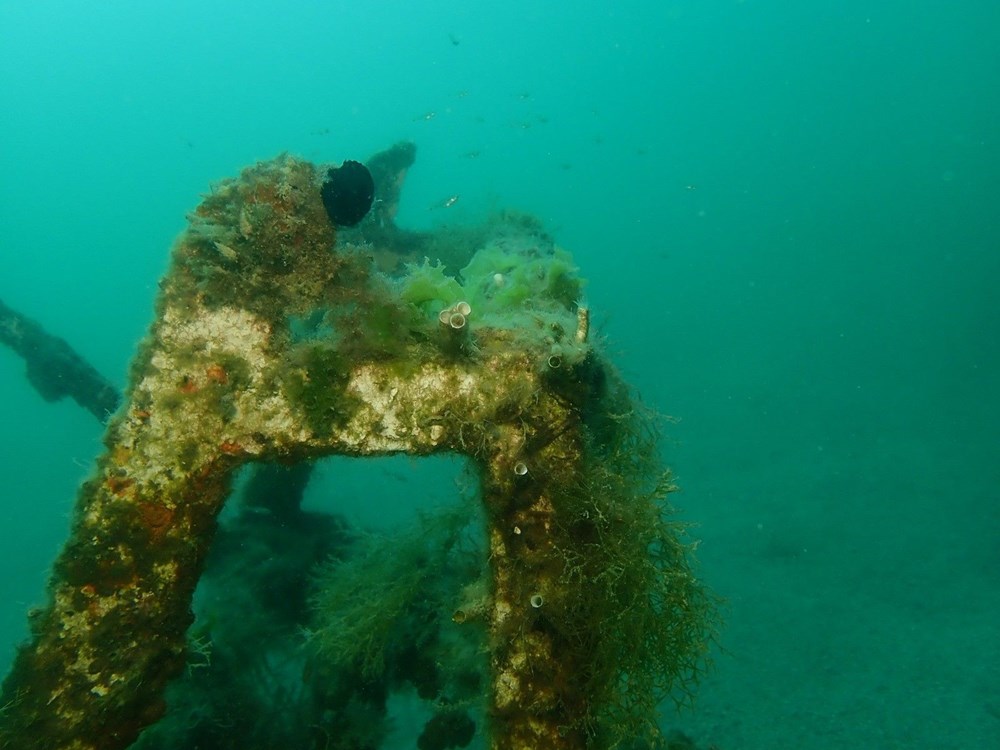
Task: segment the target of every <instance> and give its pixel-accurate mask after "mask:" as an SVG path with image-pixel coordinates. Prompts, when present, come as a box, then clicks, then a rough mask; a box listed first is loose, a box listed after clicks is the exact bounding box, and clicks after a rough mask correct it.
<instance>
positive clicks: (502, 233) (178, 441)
mask: <svg viewBox="0 0 1000 750" xmlns="http://www.w3.org/2000/svg"><path fill="white" fill-rule="evenodd" d="M319 180H320V173H319V172H318V170H317V169H316V168H315V167H314V166H313V165H311V164H310V163H308V162H305V161H301V160H298V159H295V158H292V157H288V156H283V157H280V158H278V159H276V160H273V161H270V162H265V163H261V164H258V165H256V166H254V167H252V168H249V169H247V170H245V171H244V172H243V174H242V175H241V176H240V177H239V178H238V179H234V180H230V181H226V182H224V183H222V184H220V185H218V186H217V187H216V188H215V189H214V190H213V191H212V193H211V194H210V195H208V196H206V197H205V199H204V201H203V202H202V203H201V205H200V206H199V207H198V208H197V209H196V210H195V211H194V212H193V213H192V214H191V215H190V217H189V220H190V226H189V228H188V229H187V230H186V232H185V233H184V234H183V235H182V236H181V238H180V239H179V240H178V242H177V245H176V247H175V249H174V253H173V259H172V264H171V267H170V269H169V271H168V273H167V274H166V276H165V277H164V279H163V280H162V282H161V287H160V294H159V298H158V301H157V305H156V319H155V322H154V323H153V325H152V327H151V330H150V333H149V335H148V337H147V338H146V340H145V341H144V342H143V343H142V344H141V347H140V349H139V352H138V353H137V355H136V357H135V359H134V362H133V365H132V369H131V373H130V382H129V385H128V390H127V392H126V394H125V403H124V405H123V406H122V408H121V409H120V410H119V411H118V413H117V414H116V415H115V416H114V418H113V419H112V420H111V421H110V423H109V426H108V430H107V434H106V438H105V445H106V450H105V452H104V454H103V455H102V456H101V457H100V458H99V460H98V464H97V468H96V471H95V473H94V474H93V476H92V477H91V478H90V479H89V480H88V481H87V482H86V483H85V484H84V485H83V486H82V488H81V490H80V494H79V497H78V503H77V510H76V513H75V518H74V522H73V527H72V532H71V537H70V539H69V541H68V542H67V544H66V546H65V548H64V549H63V551H62V553H61V554H60V555H59V557H58V559H57V561H56V563H55V566H54V571H53V575H52V578H51V583H50V588H49V601H48V603H47V605H46V606H45V607H44V608H41V609H39V610H37V611H34V612H33V613H32V615H31V623H30V624H31V633H32V639H31V642H30V643H29V644H26V645H25V646H24V647H23V648H22V649H21V650H20V652H19V654H18V656H17V658H16V661H15V664H14V667H13V669H12V671H11V673H10V674H9V676H8V677H7V679H6V681H5V683H4V696H3V703H4V704H5V705H4V709H3V711H2V713H0V746H2V747H5V748H45V750H55V749H56V748H66V749H69V748H74V749H78V750H83V749H84V748H87V749H90V748H93V749H97V748H101V749H102V750H109V749H111V748H124V747H127V746H128V745H129V744H130V743H131V742H132V741H133V740H134V739H135V737H136V736H137V735H138V733H139V732H140V731H141V729H142V728H143V727H144V726H146V725H148V724H150V723H152V722H154V721H156V719H157V718H158V717H159V716H160V715H161V714H162V712H163V710H164V703H163V690H164V687H165V685H166V684H167V682H168V681H169V680H170V679H171V678H172V677H173V676H175V675H176V674H177V673H178V672H179V671H180V670H181V668H182V666H183V663H184V659H185V632H186V630H187V628H188V626H189V625H190V623H191V615H190V605H191V597H192V592H193V590H194V588H195V585H196V583H197V581H198V578H199V575H200V572H201V570H202V566H203V561H204V558H205V555H206V551H207V549H208V547H209V544H210V541H211V539H212V534H213V530H214V528H215V523H216V517H217V515H218V513H219V511H220V509H221V508H222V505H223V503H224V501H225V499H226V497H227V495H228V492H229V488H230V483H231V480H232V477H233V475H234V472H235V470H236V469H237V468H238V467H240V466H241V465H243V464H245V463H247V462H252V461H283V462H294V461H299V460H307V459H312V458H316V457H320V456H325V455H331V454H346V455H351V456H370V455H378V454H388V453H407V454H412V455H426V454H431V453H436V452H442V451H452V452H457V453H462V454H465V455H467V456H469V457H470V458H471V459H472V460H473V461H474V462H475V463H476V465H477V466H478V467H479V473H480V477H481V497H482V501H483V504H484V508H485V515H486V518H487V527H488V528H487V533H488V552H489V567H490V574H489V580H490V586H489V591H488V595H487V600H486V601H485V602H484V603H483V606H482V607H480V608H478V609H477V612H476V613H475V614H476V615H478V616H480V618H481V621H482V622H483V623H484V625H485V629H486V632H487V643H488V648H489V659H490V673H491V678H490V682H491V684H490V688H489V698H488V705H489V709H488V713H489V720H490V729H489V731H490V736H491V742H492V746H493V747H495V748H536V749H538V748H581V747H585V746H586V747H589V746H594V745H595V744H596V745H600V744H604V743H605V742H609V741H610V740H608V739H607V738H609V737H612V736H613V735H614V734H615V732H616V731H618V730H620V731H621V732H628V733H634V732H636V731H639V729H640V727H641V725H642V723H643V722H644V721H648V720H649V719H650V718H651V713H650V712H651V711H652V708H653V706H655V700H656V698H658V697H660V696H661V695H662V693H663V692H664V691H666V690H669V689H671V688H673V687H674V686H675V684H676V683H677V682H678V681H679V682H681V683H683V682H684V681H685V680H686V679H688V678H689V677H690V676H691V675H692V674H693V672H694V671H696V669H697V665H698V664H699V662H700V660H701V658H702V655H703V646H704V639H705V635H706V627H707V622H708V620H707V619H706V614H707V613H708V612H709V611H710V609H711V607H710V604H709V599H708V597H707V596H706V594H705V592H704V590H703V589H702V588H701V586H700V585H699V584H698V583H697V581H695V579H694V578H693V577H692V575H691V571H690V568H689V565H688V557H687V551H686V547H685V546H684V545H683V544H682V543H681V542H680V541H679V540H680V535H679V527H678V526H677V525H676V524H673V523H672V522H670V521H669V520H666V519H665V518H664V515H663V508H662V506H661V504H660V502H661V500H662V495H663V493H664V492H665V491H666V490H667V489H669V487H668V482H666V481H665V480H663V477H661V476H658V475H657V476H654V475H653V472H652V470H651V469H650V467H652V466H654V465H655V464H656V461H655V459H654V458H653V456H652V453H655V450H651V448H650V446H653V448H655V443H651V442H650V441H649V440H647V436H646V435H642V434H639V433H638V432H636V431H635V430H634V429H633V428H632V427H630V426H629V425H634V413H633V412H634V409H635V407H634V405H633V404H631V402H630V400H629V398H628V395H627V389H625V388H624V387H623V386H622V384H621V383H620V382H619V381H618V379H617V377H616V375H615V374H614V372H613V369H612V368H611V367H610V366H609V365H608V363H607V362H605V361H604V360H603V359H602V358H601V356H600V354H599V353H598V352H597V351H596V350H595V349H594V348H593V347H592V346H591V343H590V341H589V330H588V328H589V323H588V312H587V310H586V309H585V308H583V307H580V306H578V305H577V300H576V297H577V295H578V293H579V281H578V280H577V278H576V276H575V269H574V268H573V267H572V264H571V262H570V261H569V259H568V256H566V255H565V254H564V253H562V252H561V251H558V250H554V249H552V248H542V247H537V246H535V245H533V244H532V243H531V242H527V241H524V237H525V236H526V235H525V234H524V233H522V234H521V235H518V232H517V231H514V230H512V229H511V226H512V223H511V222H508V223H507V224H506V225H505V228H503V229H502V230H498V231H497V232H496V233H494V235H493V236H492V237H489V238H488V242H487V243H486V246H484V247H482V248H480V253H481V254H483V255H484V257H487V258H488V261H483V262H480V263H479V264H478V265H475V263H472V264H470V266H469V268H471V269H472V270H471V271H468V269H467V271H468V272H467V273H466V274H465V277H466V278H465V279H464V283H465V286H464V288H462V287H459V286H458V282H457V281H455V279H453V278H451V277H449V276H448V275H447V274H446V273H444V271H443V269H442V268H441V267H440V266H434V265H430V264H428V263H426V262H425V263H424V264H423V265H420V266H412V267H410V268H409V270H408V272H407V273H406V274H404V275H403V276H401V277H399V278H389V277H387V276H385V275H383V274H381V273H380V272H378V271H377V270H376V267H375V265H374V264H373V262H372V259H371V254H370V249H371V248H368V247H366V246H365V245H363V244H356V245H351V244H349V243H347V242H344V241H340V238H338V237H337V233H336V230H335V228H334V227H333V226H332V225H331V223H330V221H329V219H328V217H327V214H326V212H325V211H324V207H323V204H322V201H321V197H320V190H319ZM513 224H516V222H513ZM477 274H478V275H477ZM459 289H461V291H462V292H463V293H464V297H462V298H460V297H459V296H458V292H457V291H456V290H459ZM466 614H469V615H471V614H472V613H463V614H462V616H461V617H458V616H456V618H455V619H456V622H458V621H459V620H462V621H464V620H467V619H475V618H473V617H466ZM462 626H465V625H464V623H463V625H462ZM456 627H458V625H456Z"/></svg>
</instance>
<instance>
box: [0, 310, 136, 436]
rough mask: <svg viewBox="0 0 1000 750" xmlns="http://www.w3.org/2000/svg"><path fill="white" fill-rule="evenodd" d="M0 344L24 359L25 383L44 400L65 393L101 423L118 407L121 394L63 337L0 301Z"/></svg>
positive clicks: (56, 398)
mask: <svg viewBox="0 0 1000 750" xmlns="http://www.w3.org/2000/svg"><path fill="white" fill-rule="evenodd" d="M0 344H5V345H7V346H8V347H10V348H11V349H12V350H13V351H14V352H15V353H17V354H18V355H19V356H20V357H21V358H23V359H24V363H25V365H26V372H27V376H28V382H29V383H31V386H32V388H34V389H35V390H36V391H37V392H38V394H39V395H40V396H41V397H42V398H43V399H45V400H46V401H59V400H60V399H62V398H65V397H66V396H69V397H70V398H72V399H73V400H74V401H76V403H78V404H79V405H80V406H82V407H83V408H84V409H86V410H87V411H89V412H90V413H91V414H93V415H94V416H95V417H97V419H99V420H100V421H101V422H106V421H107V420H108V418H109V417H110V416H111V415H112V414H113V413H114V411H115V410H116V409H117V408H118V404H119V403H120V402H121V395H120V394H119V393H118V391H117V389H116V388H115V387H114V386H113V385H112V384H111V383H110V382H109V381H108V380H106V379H105V378H104V377H102V376H101V374H100V373H99V372H97V370H95V369H94V368H93V367H92V366H91V365H90V364H89V363H88V362H87V361H86V360H85V359H84V358H83V357H81V356H80V355H79V354H78V353H77V352H76V351H75V350H74V349H73V347H71V346H70V345H69V344H67V343H66V342H65V341H64V340H63V339H61V338H59V337H57V336H53V335H52V334H50V333H47V332H46V331H45V329H43V328H42V326H41V325H40V324H38V323H37V322H35V321H34V320H32V319H31V318H28V317H27V316H25V315H22V314H21V313H19V312H17V311H16V310H13V309H11V308H10V307H8V306H7V305H6V304H4V303H3V301H2V300H0Z"/></svg>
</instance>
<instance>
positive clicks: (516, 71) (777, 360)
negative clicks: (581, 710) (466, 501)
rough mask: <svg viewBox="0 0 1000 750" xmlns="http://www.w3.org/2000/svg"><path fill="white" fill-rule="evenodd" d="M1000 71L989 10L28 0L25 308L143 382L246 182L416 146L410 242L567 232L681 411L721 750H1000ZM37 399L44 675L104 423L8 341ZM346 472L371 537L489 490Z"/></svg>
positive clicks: (26, 407) (11, 455) (5, 444)
mask: <svg viewBox="0 0 1000 750" xmlns="http://www.w3.org/2000/svg"><path fill="white" fill-rule="evenodd" d="M998 74H1000V4H997V3H993V2H985V1H984V0H957V1H955V2H931V1H926V0H911V1H910V2H898V1H897V0H884V1H883V2H878V3H873V2H861V1H860V0H845V1H844V2H837V3H813V2H801V1H793V0H781V1H780V2H779V1H777V0H775V1H774V2H767V1H765V0H757V1H755V0H745V1H744V2H737V1H735V0H725V1H723V0H718V1H716V0H689V1H685V2H639V1H637V0H627V1H625V2H615V3H610V2H609V3H597V2H593V3H585V4H582V5H580V6H579V7H573V6H571V5H570V4H568V3H555V2H524V1H523V0H514V1H513V2H505V3H502V4H500V3H496V4H486V3H475V2H463V3H457V2H436V3H430V2H409V3H406V2H354V3H343V2H300V3H296V4H290V3H289V4H284V5H281V6H278V5H277V4H274V3H265V2H239V3H237V2H212V1H208V2H206V1H204V0H202V1H199V2H190V1H188V0H169V1H167V2H160V3H150V2H102V3H83V2H52V1H42V2H31V3H27V2H23V3H22V2H12V0H0V103H2V104H0V106H2V112H3V115H2V117H0V154H2V164H0V167H2V172H0V206H2V208H0V299H3V300H4V301H5V302H6V303H7V304H9V305H10V306H12V307H14V308H16V309H18V310H20V311H21V312H23V313H25V314H27V315H29V316H31V317H33V318H35V319H36V320H38V321H40V322H41V323H42V324H44V325H45V326H46V327H47V328H48V329H49V330H50V331H51V332H53V333H56V334H57V335H60V336H63V337H64V338H66V339H67V340H68V341H70V342H71V343H72V344H73V345H74V346H75V347H76V348H77V349H78V350H79V351H80V352H81V353H82V354H84V355H85V356H86V357H87V358H88V359H89V360H90V361H91V362H92V363H93V364H94V365H95V366H96V367H97V368H98V369H99V370H100V371H102V372H103V373H105V374H106V375H107V376H108V377H110V378H111V379H112V380H113V381H114V382H115V383H116V384H118V385H119V386H122V385H124V373H125V372H126V368H127V364H128V362H129V360H130V358H131V355H132V353H133V351H134V348H135V345H136V342H137V341H138V339H139V338H140V337H141V336H142V334H143V332H144V331H145V329H146V327H147V326H148V324H149V322H150V321H151V317H152V304H153V300H154V296H155V293H156V288H157V287H156V284H157V279H158V277H159V276H160V274H161V273H162V272H163V270H164V269H165V267H166V262H167V258H168V252H169V248H170V245H171V242H172V241H173V239H174V237H175V236H176V235H177V234H178V233H179V232H180V231H181V230H182V229H183V227H184V216H185V213H186V212H187V211H189V210H190V209H192V208H193V207H194V206H195V205H196V204H197V202H198V200H199V194H201V193H203V192H205V191H206V190H207V188H208V185H209V183H210V182H212V181H214V180H217V179H220V178H223V177H226V176H231V175H235V174H236V173H238V171H239V170H240V169H241V168H242V167H243V166H246V165H248V164H251V163H253V162H254V161H255V160H257V159H264V158H270V157H272V156H274V155H276V154H278V153H279V152H282V151H290V152H293V153H295V154H298V155H301V156H304V157H306V158H309V159H312V160H316V161H340V160H343V159H347V158H356V159H364V158H365V157H366V156H368V155H370V154H372V153H373V152H375V151H378V150H380V149H383V148H385V147H387V146H389V145H391V144H392V143H394V142H396V141H398V140H400V139H404V138H405V139H412V140H413V141H414V142H416V144H417V146H418V156H417V163H416V165H415V166H414V168H413V169H412V170H411V171H410V173H409V175H408V178H407V181H406V187H405V190H404V193H403V202H402V206H401V212H400V215H399V217H398V220H399V223H400V224H401V225H402V226H406V227H413V228H426V227H430V226H433V225H434V224H435V223H437V222H442V221H449V222H456V221H463V220H464V221H474V220H476V219H478V218H481V217H482V216H484V215H485V214H486V213H487V212H488V211H489V210H492V209H497V208H508V207H509V208H519V209H524V210H527V211H530V212H533V213H535V214H537V215H538V216H539V217H541V218H542V219H543V220H544V221H545V222H546V224H547V226H548V227H549V228H550V229H551V231H552V232H553V233H554V234H555V236H556V237H557V239H558V241H559V243H560V244H561V245H563V246H564V247H566V248H567V249H569V250H570V251H571V252H573V253H574V255H575V257H576V260H577V262H578V263H579V265H580V266H581V269H582V273H583V275H584V276H586V277H587V278H589V279H590V283H589V285H588V292H587V301H588V303H589V304H590V305H591V307H592V310H593V315H594V320H595V322H596V325H597V328H598V330H599V332H600V333H601V334H603V335H605V336H606V337H607V340H608V349H609V350H610V351H611V352H612V354H613V356H614V357H615V359H616V361H617V362H618V363H619V364H620V365H621V367H622V369H623V370H624V372H625V374H626V376H627V377H628V379H629V380H630V381H631V382H633V383H634V384H635V385H636V386H637V387H638V388H639V389H640V391H641V392H642V394H643V395H644V397H645V399H646V400H647V401H648V402H649V403H651V404H652V405H653V406H655V407H656V408H657V409H659V410H661V411H663V412H666V413H668V414H671V415H674V416H676V417H677V418H678V419H679V422H678V423H676V424H675V425H673V426H672V427H671V429H670V431H669V438H670V440H669V441H668V443H667V444H666V445H665V453H666V456H667V458H668V460H669V462H670V463H671V464H672V465H673V466H674V468H675V469H676V472H677V474H678V478H679V481H680V484H681V486H682V488H683V492H682V493H681V494H680V495H679V496H677V497H676V502H677V503H678V504H679V505H680V506H682V507H683V509H684V511H685V516H686V517H687V518H690V519H693V520H696V521H698V522H699V524H700V527H699V529H698V530H697V534H698V536H700V537H701V538H702V539H703V543H702V545H701V547H700V550H699V555H700V559H701V560H702V570H703V572H704V575H705V577H706V578H707V579H708V580H709V581H710V583H711V584H712V585H713V586H714V587H715V588H716V589H717V590H718V591H719V593H721V594H722V595H723V596H725V597H726V598H727V599H728V608H727V609H728V612H727V621H728V624H727V627H726V628H725V630H724V631H723V636H722V639H721V640H722V644H723V645H724V647H725V649H726V651H725V653H721V654H719V655H718V657H717V659H716V669H715V671H714V673H713V674H712V675H711V676H710V677H709V678H708V679H707V680H706V681H705V682H704V684H703V687H702V691H701V695H700V699H699V702H698V704H697V706H696V708H695V710H694V711H693V712H690V713H685V714H681V715H674V714H672V713H669V712H668V713H667V714H666V715H665V725H666V726H673V727H678V728H680V729H683V730H684V731H685V732H687V733H689V734H690V735H692V736H693V737H695V738H696V739H697V741H698V742H699V744H703V745H704V746H706V747H707V746H710V745H715V746H717V747H719V748H760V749H761V750H763V749H764V748H773V747H793V746H797V747H804V748H817V749H819V748H849V747H850V748H856V747H881V748H890V747H907V748H918V749H919V748H928V749H930V748H934V749H935V750H943V749H949V748H955V749H956V750H957V749H958V748H963V749H968V748H985V747H989V746H992V744H993V742H995V741H996V737H997V736H1000V643H998V633H997V626H996V623H997V622H1000V585H998V570H1000V543H998V542H1000V503H998V494H1000V491H998V486H1000V460H998V449H1000V433H998V424H1000V394H998V385H1000V379H998V377H1000V372H998V369H1000V368H998V365H1000V362H998V333H1000V325H998V324H1000V320H998V318H1000V314H998V310H1000V307H998V302H997V287H998V281H1000V85H998V80H1000V76H998ZM455 195H457V196H459V200H458V201H457V202H456V203H455V204H454V205H453V206H452V207H450V208H443V207H441V204H442V203H443V202H444V201H445V200H446V199H447V198H449V197H451V196H455ZM0 389H2V394H3V395H2V399H0V540H2V545H3V546H2V548H0V561H2V562H3V565H4V571H3V573H2V575H0V665H2V666H3V667H4V668H6V665H7V664H8V663H9V658H10V655H11V654H12V652H13V647H14V645H15V643H16V642H18V641H19V640H20V639H22V638H23V637H24V635H25V632H26V628H25V611H26V609H27V607H28V606H30V605H31V604H33V603H36V602H39V601H40V600H41V598H42V593H43V586H44V580H45V575H46V570H47V568H48V566H49V564H50V563H51V561H52V559H53V557H54V555H55V554H56V552H57V550H58V549H59V546H60V545H61V543H62V541H63V540H64V538H65V535H66V531H67V522H68V515H69V513H70V509H71V507H72V503H73V498H74V494H75V489H76V487H77V486H78V484H79V483H80V481H82V479H83V478H84V477H85V476H86V475H87V472H88V470H89V466H90V464H91V462H92V460H93V458H94V456H95V455H96V454H97V453H98V452H99V450H100V437H101V428H100V427H99V425H97V424H96V422H95V421H94V420H93V419H92V417H90V415H88V414H86V413H84V412H83V411H82V410H80V409H79V408H78V407H76V406H74V405H72V404H69V403H60V404H57V405H50V404H46V403H43V402H42V401H41V399H40V398H39V397H38V396H37V394H36V393H35V392H34V391H32V390H31V389H30V388H29V387H28V385H27V381H26V380H25V378H24V373H23V367H22V363H21V361H20V360H19V359H17V358H15V357H14V356H13V355H12V354H11V353H10V352H8V351H6V350H3V351H0ZM401 466H402V471H404V472H405V470H406V469H407V464H406V463H405V462H403V463H402V464H401ZM338 471H339V470H338V469H337V465H332V466H330V467H326V468H325V469H324V470H323V471H322V472H321V477H322V481H323V482H324V483H325V484H324V485H322V486H327V487H328V488H329V489H330V493H331V496H335V499H331V500H330V501H329V507H330V508H331V509H332V510H338V511H342V512H345V513H347V514H348V515H349V517H351V518H352V519H354V520H356V521H357V522H359V523H376V522H379V521H381V520H383V519H384V518H389V519H391V520H393V521H397V522H404V521H405V519H406V518H408V517H409V516H410V515H411V514H412V510H413V509H412V507H411V506H412V503H413V499H414V498H415V497H417V498H422V499H424V498H426V499H427V501H428V502H430V501H431V500H432V498H433V497H434V496H435V495H441V496H447V495H448V494H449V492H450V490H451V485H450V481H451V476H450V475H449V474H448V472H446V471H441V472H437V473H435V472H433V471H432V472H427V471H422V473H421V470H420V469H415V470H414V474H413V475H412V476H410V477H406V476H402V477H400V469H399V468H398V467H397V466H396V465H395V464H394V465H393V468H392V469H391V470H389V469H385V468H382V469H379V470H376V471H375V472H374V473H373V474H369V476H368V477H367V478H361V479H358V480H357V481H355V480H354V479H351V481H348V482H346V484H342V483H341V480H340V478H339V477H340V475H339V474H338ZM346 471H348V474H349V475H350V476H354V475H353V474H351V472H354V473H357V472H359V471H364V469H358V468H357V467H352V468H350V469H346ZM438 474H440V475H438ZM372 477H374V480H373V479H372ZM373 488H374V491H375V492H377V493H378V500H377V502H375V501H373V500H372V498H371V494H370V493H371V492H372V491H373ZM372 508H377V509H378V510H377V511H373V510H372Z"/></svg>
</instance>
